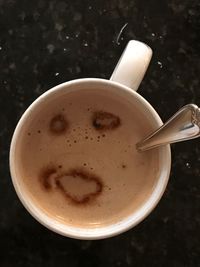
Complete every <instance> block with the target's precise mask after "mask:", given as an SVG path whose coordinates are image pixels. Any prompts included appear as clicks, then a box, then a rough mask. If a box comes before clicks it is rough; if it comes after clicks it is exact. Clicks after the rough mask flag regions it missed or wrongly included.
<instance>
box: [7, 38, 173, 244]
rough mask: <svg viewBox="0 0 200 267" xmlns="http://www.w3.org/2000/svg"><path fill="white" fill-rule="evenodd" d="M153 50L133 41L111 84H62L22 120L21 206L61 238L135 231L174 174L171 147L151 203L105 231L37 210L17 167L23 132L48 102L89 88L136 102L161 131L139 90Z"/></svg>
mask: <svg viewBox="0 0 200 267" xmlns="http://www.w3.org/2000/svg"><path fill="white" fill-rule="evenodd" d="M151 56H152V50H151V48H150V47H148V46H147V45H145V44H144V43H141V42H139V41H130V42H129V43H128V45H127V47H126V49H125V50H124V53H123V54H122V56H121V58H120V60H119V62H118V64H117V66H116V68H115V70H114V72H113V74H112V76H111V78H110V80H104V79H94V78H91V79H78V80H73V81H69V82H65V83H63V84H60V85H58V86H56V87H54V88H52V89H51V90H49V91H47V92H45V93H44V94H43V95H41V96H40V97H39V98H38V99H37V100H35V101H34V102H33V103H32V105H30V107H29V108H28V109H27V110H26V111H25V113H24V114H23V116H22V117H21V119H20V121H19V123H18V125H17V127H16V129H15V132H14V135H13V138H12V142H11V147H10V171H11V176H12V181H13V184H14V187H15V190H16V192H17V195H18V196H19V198H20V200H21V202H22V203H23V205H24V206H25V208H26V209H27V210H28V211H29V212H30V214H31V215H32V216H33V217H34V218H35V219H36V220H38V221H39V222H40V223H41V224H43V225H44V226H46V227H47V228H49V229H51V230H53V231H54V232H57V233H59V234H61V235H64V236H68V237H72V238H77V239H102V238H106V237H111V236H114V235H117V234H120V233H122V232H124V231H127V230H128V229H130V228H132V227H134V226H135V225H137V224H138V223H139V222H141V221H142V220H143V219H144V218H145V217H146V216H147V215H148V214H149V213H150V212H151V211H152V210H153V209H154V207H155V206H156V205H157V203H158V202H159V200H160V198H161V197H162V195H163V193H164V191H165V188H166V185H167V182H168V179H169V173H170V167H171V153H170V146H169V145H166V146H162V147H160V148H158V150H159V178H158V179H157V184H156V185H155V187H154V190H153V192H152V194H151V195H150V197H149V198H148V200H147V201H146V202H145V203H144V204H143V205H142V206H141V207H140V208H139V209H137V211H134V212H133V214H131V215H130V216H129V217H128V218H124V219H123V220H121V221H119V222H116V223H115V224H111V225H108V226H104V227H96V228H88V229H87V228H85V227H84V228H78V227H75V226H69V225H66V224H64V223H61V222H58V221H57V220H56V218H51V217H49V216H48V215H47V214H45V213H44V212H43V211H42V210H40V209H39V207H37V205H36V204H35V203H34V201H33V200H32V199H31V198H30V196H29V195H28V193H27V192H26V189H25V187H24V185H23V181H22V180H21V176H20V173H19V170H18V166H17V157H16V152H17V149H18V140H19V138H20V132H21V131H22V129H24V127H26V121H27V120H28V118H29V116H30V114H33V113H34V112H36V110H37V108H38V107H40V108H41V107H42V105H43V104H45V103H46V101H47V100H50V99H53V98H54V97H55V96H58V95H67V94H68V93H70V92H71V91H72V90H73V91H74V90H84V89H85V88H88V89H90V88H95V89H97V88H98V89H99V90H100V89H104V90H109V91H110V92H112V93H113V94H118V95H119V96H120V95H121V96H122V95H123V97H127V100H129V102H130V101H132V102H133V103H134V105H137V107H138V108H139V110H141V112H143V113H145V114H146V117H147V119H148V121H149V122H150V124H151V125H152V127H154V128H157V127H160V126H161V125H162V121H161V119H160V117H159V115H158V114H157V113H156V111H155V110H154V109H153V107H152V106H151V105H150V104H149V103H148V102H147V101H146V100H145V99H144V98H143V97H142V96H141V95H139V94H138V93H137V92H136V90H137V89H138V86H139V85H140V83H141V81H142V79H143V76H144V74H145V72H146V69H147V67H148V65H149V62H150V60H151Z"/></svg>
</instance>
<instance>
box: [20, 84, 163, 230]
mask: <svg viewBox="0 0 200 267" xmlns="http://www.w3.org/2000/svg"><path fill="white" fill-rule="evenodd" d="M33 114H34V115H30V117H29V119H28V120H27V123H26V128H24V129H23V130H22V133H21V136H20V139H19V142H18V149H17V151H18V152H17V153H18V155H17V158H18V160H19V164H18V166H19V170H18V171H19V173H20V176H21V178H22V179H21V180H22V186H24V188H25V189H26V192H27V194H28V195H29V196H30V198H31V199H33V201H34V203H36V205H37V206H38V207H39V208H40V209H41V210H43V212H44V213H46V214H47V215H48V216H50V217H53V218H56V220H58V221H61V222H64V223H66V224H68V225H73V226H77V227H97V226H98V227H101V226H106V225H109V224H112V223H115V222H118V221H120V220H122V219H124V218H126V217H128V216H129V215H131V214H132V213H133V212H134V211H136V210H137V209H138V208H140V207H141V205H143V204H144V203H145V201H146V200H147V199H148V198H149V196H150V195H151V193H152V192H153V189H154V186H155V185H156V182H157V179H158V176H159V174H158V172H159V170H158V165H159V162H158V152H157V151H147V152H145V153H138V152H137V151H136V149H135V144H136V143H137V142H138V141H139V140H141V139H142V138H143V137H144V136H145V135H146V134H147V133H149V132H150V131H151V130H152V129H151V126H150V125H149V124H148V120H147V119H146V118H145V114H142V113H141V112H140V111H139V110H138V108H137V106H136V105H133V104H131V103H129V102H128V101H127V99H125V98H123V97H120V96H118V95H115V94H113V93H112V94H111V93H109V91H103V90H102V91H101V90H95V89H93V90H91V89H90V90H89V89H88V90H87V89H86V90H85V91H74V92H73V91H72V92H70V93H67V94H65V95H62V96H57V98H54V100H49V102H48V103H45V104H44V105H42V107H41V109H40V110H39V109H38V113H37V114H36V113H33Z"/></svg>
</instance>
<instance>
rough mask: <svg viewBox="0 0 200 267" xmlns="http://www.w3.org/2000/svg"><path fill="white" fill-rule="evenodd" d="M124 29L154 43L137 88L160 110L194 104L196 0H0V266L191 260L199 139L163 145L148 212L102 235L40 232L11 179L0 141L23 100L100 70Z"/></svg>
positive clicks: (106, 70)
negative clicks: (162, 188)
mask: <svg viewBox="0 0 200 267" xmlns="http://www.w3.org/2000/svg"><path fill="white" fill-rule="evenodd" d="M126 23H127V26H126V28H125V29H124V31H123V32H122V34H121V37H120V38H119V40H118V41H119V42H117V37H118V35H119V33H120V30H121V29H122V27H123V26H124V25H125V24H126ZM129 39H138V40H141V41H144V42H146V43H147V44H149V45H150V46H151V47H152V48H153V50H154V56H153V60H152V62H151V65H150V68H149V70H148V72H147V75H146V77H145V79H144V81H143V83H142V85H141V87H140V92H141V94H142V95H143V96H145V97H146V98H147V100H148V101H149V102H150V103H151V104H152V105H153V106H154V107H155V109H156V110H157V111H158V113H159V114H160V115H161V117H162V118H163V120H166V119H167V118H169V117H170V116H171V115H172V114H173V113H174V112H175V111H177V110H178V108H180V107H181V106H183V105H184V104H186V103H190V102H193V103H196V104H199V105H200V90H199V88H200V78H199V77H200V2H199V0H168V1H167V0H162V1H160V0H152V1H146V0H132V1H131V0H112V1H109V0H74V1H69V0H67V1H64V0H63V1H56V0H50V1H45V0H35V1H25V0H18V1H17V0H0V83H1V86H0V111H1V112H0V151H1V154H0V157H1V160H0V174H1V176H0V178H1V179H0V199H1V204H0V266H1V267H4V266H6V267H8V266H12V267H13V266H16V267H18V266H26V267H29V266H34V267H35V266H37V267H40V266H49V267H50V266H72V267H75V266H104V267H106V266H109V267H110V266H134V267H136V266H139V267H141V266H145V267H146V266H153V267H156V266H163V267H165V266H166V267H168V266H170V267H173V266H175V267H183V266H187V267H197V266H200V232H199V229H200V143H199V140H194V141H191V142H186V143H179V144H176V145H174V146H173V147H172V157H173V163H172V172H171V178H170V181H169V184H168V187H167V190H166V192H165V194H164V196H163V198H162V200H161V201H160V203H159V205H158V206H157V208H156V209H155V210H154V211H153V213H152V214H151V215H150V216H149V217H148V218H147V219H146V220H145V221H143V222H142V223H141V224H140V225H138V226H137V227H136V228H134V229H132V230H130V231H128V232H126V233H124V234H122V235H120V236H117V237H114V238H110V239H107V240H101V241H79V240H72V239H68V238H64V237H62V236H59V235H57V234H55V233H52V232H50V231H49V230H47V229H46V228H44V227H43V226H41V225H40V224H39V223H38V222H36V221H35V220H34V219H33V218H32V217H31V216H30V215H29V214H28V212H27V211H26V210H25V209H24V208H23V206H22V204H21V203H20V201H19V199H18V198H17V196H16V193H15V191H14V188H13V186H12V183H11V179H10V174H9V167H8V151H9V144H10V140H11V136H12V133H13V130H14V128H15V126H16V123H17V121H18V119H19V118H20V116H21V114H22V113H23V112H24V110H25V109H26V108H27V107H28V105H29V104H30V103H31V102H32V101H33V100H34V99H36V98H37V97H38V96H39V95H40V94H41V93H43V92H44V91H46V90H47V89H49V88H51V87H52V86H54V85H57V84H59V83H61V82H64V81H68V80H71V79H75V78H81V77H101V78H109V77H110V75H111V73H112V70H113V68H114V66H115V64H116V62H117V61H118V59H119V56H120V54H121V52H122V51H123V49H124V47H125V45H126V43H127V41H128V40H129Z"/></svg>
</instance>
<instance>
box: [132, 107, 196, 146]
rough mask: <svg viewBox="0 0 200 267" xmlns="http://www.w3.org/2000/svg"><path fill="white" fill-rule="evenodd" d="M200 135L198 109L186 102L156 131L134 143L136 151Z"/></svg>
mask: <svg viewBox="0 0 200 267" xmlns="http://www.w3.org/2000/svg"><path fill="white" fill-rule="evenodd" d="M199 136H200V109H199V108H198V106H197V105H194V104H188V105H186V106H184V107H182V108H181V109H180V110H179V111H178V112H176V113H175V114H174V115H173V116H172V117H171V118H170V119H169V120H168V121H167V122H166V123H164V124H163V125H162V126H161V127H160V128H158V129H157V130H156V131H154V132H153V133H151V134H150V135H148V136H147V137H145V138H144V139H143V140H142V141H140V142H139V143H137V144H136V148H137V149H138V151H145V150H148V149H152V148H154V147H157V146H161V145H166V144H171V143H176V142H181V141H185V140H189V139H194V138H197V137H199Z"/></svg>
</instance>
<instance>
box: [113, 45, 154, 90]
mask: <svg viewBox="0 0 200 267" xmlns="http://www.w3.org/2000/svg"><path fill="white" fill-rule="evenodd" d="M151 57H152V49H151V48H150V47H149V46H148V45H146V44H144V43H142V42H139V41H135V40H131V41H129V42H128V44H127V46H126V48H125V50H124V52H123V53H122V55H121V57H120V59H119V61H118V63H117V65H116V67H115V69H114V71H113V74H112V76H111V77H110V80H111V81H114V82H117V83H120V84H122V85H125V86H127V87H130V88H131V89H133V90H134V91H137V89H138V87H139V85H140V83H141V82H142V79H143V77H144V75H145V72H146V70H147V68H148V66H149V63H150V60H151Z"/></svg>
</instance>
